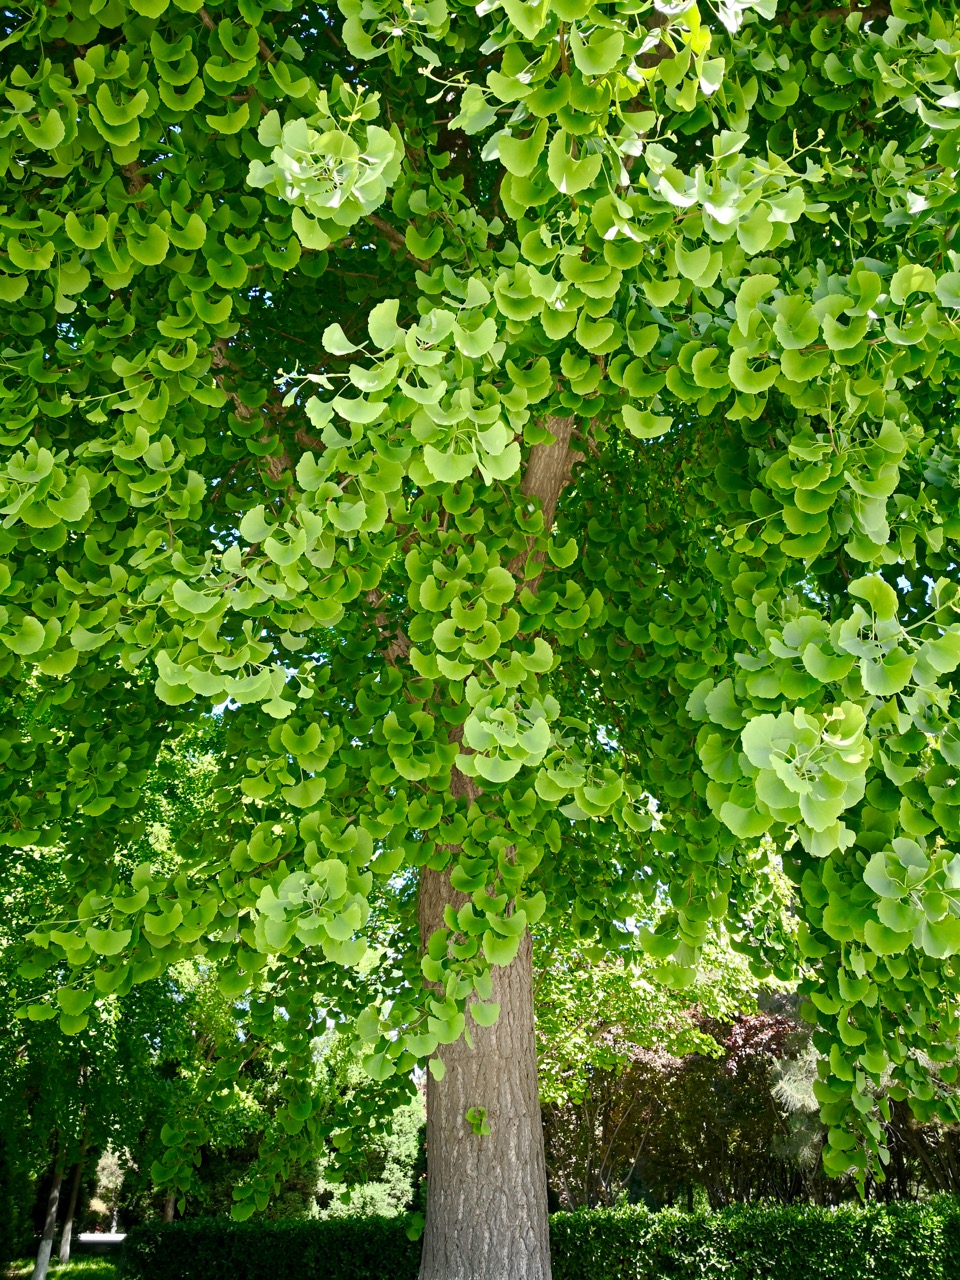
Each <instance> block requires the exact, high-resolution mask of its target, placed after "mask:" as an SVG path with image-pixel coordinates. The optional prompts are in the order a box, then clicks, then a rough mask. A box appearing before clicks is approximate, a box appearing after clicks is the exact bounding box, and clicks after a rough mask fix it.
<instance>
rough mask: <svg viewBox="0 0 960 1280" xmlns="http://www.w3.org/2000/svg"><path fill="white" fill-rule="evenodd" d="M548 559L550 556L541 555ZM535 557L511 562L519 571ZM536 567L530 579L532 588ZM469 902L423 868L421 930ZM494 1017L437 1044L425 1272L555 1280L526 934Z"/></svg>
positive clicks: (537, 469)
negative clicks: (441, 1070) (478, 1125)
mask: <svg viewBox="0 0 960 1280" xmlns="http://www.w3.org/2000/svg"><path fill="white" fill-rule="evenodd" d="M548 425H549V427H550V430H551V432H552V433H553V435H554V436H555V437H556V439H555V443H553V444H551V445H537V446H535V447H534V448H533V449H532V450H531V453H530V458H529V461H528V463H527V467H526V470H525V473H524V476H523V480H522V482H521V489H522V492H523V493H524V494H525V495H527V496H528V497H531V498H537V499H538V500H539V502H540V505H541V508H542V510H543V515H544V524H545V527H546V528H547V529H548V530H549V529H550V527H551V526H552V524H553V519H554V514H555V511H556V505H557V500H558V499H559V496H560V493H561V491H562V489H563V486H564V485H565V484H566V483H567V482H568V481H569V479H570V473H571V469H572V466H573V463H574V462H575V461H576V458H577V455H576V454H575V453H573V452H572V451H571V449H570V439H571V436H572V434H573V429H574V420H573V419H572V418H560V419H553V420H552V421H551V422H550V423H549V424H548ZM540 558H541V559H542V557H540ZM526 560H527V555H526V554H524V555H521V556H518V557H517V559H516V560H515V561H514V562H513V564H511V566H510V568H511V570H512V571H513V572H514V573H515V574H517V575H518V577H519V576H520V575H521V574H522V573H523V570H524V566H525V564H526ZM538 583H539V573H537V574H536V576H535V577H534V578H533V579H532V580H528V583H527V585H528V586H529V587H530V589H531V590H533V591H535V590H536V588H537V585H538ZM451 789H452V791H453V792H454V794H455V795H458V796H460V797H462V798H463V799H464V800H466V801H467V802H469V801H471V800H474V799H476V797H477V796H478V795H479V791H478V790H477V788H476V785H475V783H474V782H473V781H472V779H469V778H466V777H464V775H463V774H461V773H460V772H459V770H457V769H454V771H453V780H452V783H451ZM465 901H466V898H465V896H464V895H463V894H460V893H457V892H456V891H455V890H454V889H452V888H451V886H450V883H449V880H448V878H447V876H446V875H445V874H441V873H439V872H436V871H432V870H429V869H425V870H424V871H423V872H422V874H421V880H420V898H419V924H420V934H421V938H422V939H423V942H424V943H426V941H427V939H428V938H429V937H430V934H431V933H432V932H433V931H434V930H435V929H438V928H440V927H441V926H442V925H443V909H444V907H445V906H446V905H447V904H448V903H449V904H451V905H453V906H454V907H459V906H461V905H462V904H463V903H464V902H465ZM492 978H493V999H494V1000H495V1001H496V1002H497V1003H498V1004H499V1005H500V1017H499V1019H498V1020H497V1022H496V1023H495V1025H494V1026H492V1027H488V1028H477V1027H474V1028H473V1032H472V1034H473V1040H474V1047H473V1048H472V1049H471V1048H469V1047H468V1045H467V1044H466V1043H465V1041H463V1040H460V1041H458V1042H457V1043H456V1044H452V1045H445V1046H443V1047H442V1048H441V1049H440V1051H439V1053H440V1057H441V1059H442V1061H443V1063H444V1065H445V1067H446V1074H445V1076H444V1078H443V1080H442V1081H440V1082H437V1081H435V1080H434V1079H433V1078H432V1076H431V1077H428V1079H427V1173H428V1178H427V1221H426V1228H425V1231H424V1237H423V1255H422V1260H421V1264H420V1280H550V1276H551V1272H550V1240H549V1225H548V1219H547V1177H546V1164H545V1160H544V1148H543V1125H542V1122H541V1117H540V1098H539V1092H538V1089H537V1057H536V1040H535V1036H534V1023H533V958H532V944H531V940H530V935H529V934H527V935H526V936H525V937H524V938H523V940H522V942H521V945H520V950H519V952H518V954H517V957H516V959H515V960H514V961H513V963H512V964H510V965H508V966H506V967H504V968H494V970H493V974H492ZM474 1108H476V1109H481V1108H482V1109H483V1111H484V1112H485V1117H486V1121H487V1124H488V1125H489V1127H490V1130H491V1131H490V1133H489V1134H484V1135H479V1134H477V1133H475V1132H474V1130H473V1128H472V1126H471V1125H470V1123H469V1122H468V1121H467V1119H466V1113H467V1112H468V1111H470V1110H471V1109H474Z"/></svg>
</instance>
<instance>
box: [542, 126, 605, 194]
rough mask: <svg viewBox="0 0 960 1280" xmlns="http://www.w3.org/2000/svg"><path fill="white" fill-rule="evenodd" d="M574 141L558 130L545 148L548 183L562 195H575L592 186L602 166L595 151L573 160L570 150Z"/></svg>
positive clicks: (587, 152)
mask: <svg viewBox="0 0 960 1280" xmlns="http://www.w3.org/2000/svg"><path fill="white" fill-rule="evenodd" d="M575 142H576V139H574V138H573V137H572V135H571V134H569V133H567V132H566V130H564V129H558V130H557V132H556V133H555V134H554V135H553V137H552V138H551V139H550V146H549V147H548V148H547V173H548V175H549V177H550V181H551V182H552V183H553V185H554V186H555V187H556V188H557V190H558V191H559V192H560V193H561V194H562V195H576V194H577V193H578V192H580V191H584V190H585V189H586V188H587V187H589V186H592V185H593V183H594V182H595V181H596V179H597V176H598V174H599V173H600V169H601V166H602V163H603V161H602V157H601V156H600V153H599V152H597V151H592V152H591V151H584V152H583V154H581V155H580V156H579V157H578V158H577V159H574V158H573V154H572V148H573V146H574V144H575Z"/></svg>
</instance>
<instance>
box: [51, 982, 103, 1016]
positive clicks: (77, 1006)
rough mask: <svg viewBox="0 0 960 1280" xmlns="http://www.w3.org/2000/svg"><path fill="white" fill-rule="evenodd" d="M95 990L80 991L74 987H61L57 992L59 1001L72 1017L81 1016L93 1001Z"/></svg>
mask: <svg viewBox="0 0 960 1280" xmlns="http://www.w3.org/2000/svg"><path fill="white" fill-rule="evenodd" d="M94 995H95V992H93V991H78V990H76V989H75V988H73V987H61V988H60V990H59V991H58V992H57V1003H58V1004H59V1006H60V1008H61V1009H62V1010H63V1012H64V1013H65V1014H66V1015H67V1016H68V1017H70V1018H76V1017H79V1015H80V1014H81V1013H83V1012H84V1011H85V1010H86V1009H89V1008H90V1005H91V1004H92V1003H93V997H94Z"/></svg>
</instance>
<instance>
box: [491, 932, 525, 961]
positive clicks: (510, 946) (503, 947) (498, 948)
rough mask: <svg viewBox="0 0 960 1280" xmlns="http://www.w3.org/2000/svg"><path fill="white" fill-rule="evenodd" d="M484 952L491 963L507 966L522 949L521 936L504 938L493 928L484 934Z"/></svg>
mask: <svg viewBox="0 0 960 1280" xmlns="http://www.w3.org/2000/svg"><path fill="white" fill-rule="evenodd" d="M482 946H483V954H484V956H485V957H486V959H487V961H488V963H489V964H496V965H500V966H505V965H508V964H512V963H513V961H514V960H515V959H516V955H517V952H518V951H519V949H520V936H519V935H517V936H516V937H508V938H503V937H501V936H500V934H498V933H494V932H493V930H492V929H487V930H486V931H485V932H484V935H483V943H482Z"/></svg>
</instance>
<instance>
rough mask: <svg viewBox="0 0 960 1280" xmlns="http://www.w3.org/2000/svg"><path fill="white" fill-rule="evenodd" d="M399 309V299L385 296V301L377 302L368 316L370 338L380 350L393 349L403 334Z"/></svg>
mask: <svg viewBox="0 0 960 1280" xmlns="http://www.w3.org/2000/svg"><path fill="white" fill-rule="evenodd" d="M399 309H400V301H399V299H397V298H385V299H384V300H383V302H378V303H377V305H376V306H375V307H374V308H373V309H372V310H371V312H370V315H369V316H368V317H367V331H368V332H369V334H370V339H371V341H372V342H373V344H374V346H376V347H377V348H378V349H379V350H380V351H389V350H391V349H392V348H393V347H394V346H395V345H396V343H397V341H398V339H399V338H401V337H402V335H403V330H402V329H401V328H400V326H399V325H398V324H397V313H398V311H399Z"/></svg>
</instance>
